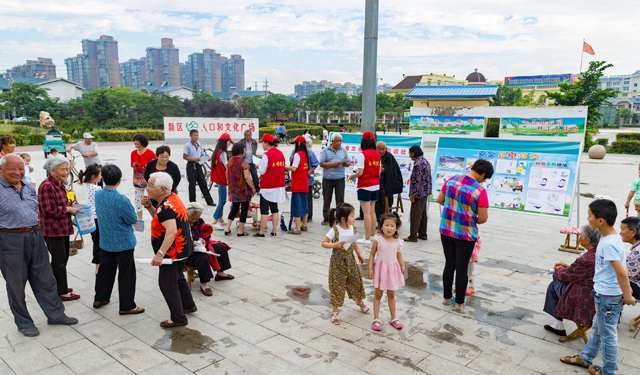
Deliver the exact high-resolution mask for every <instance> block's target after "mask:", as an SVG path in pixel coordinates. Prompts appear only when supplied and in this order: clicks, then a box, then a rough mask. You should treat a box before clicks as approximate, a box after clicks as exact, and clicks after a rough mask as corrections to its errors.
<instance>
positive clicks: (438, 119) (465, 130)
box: [409, 116, 484, 136]
mask: <svg viewBox="0 0 640 375" xmlns="http://www.w3.org/2000/svg"><path fill="white" fill-rule="evenodd" d="M409 129H410V130H419V131H422V133H423V134H445V135H476V136H477V135H482V134H483V133H484V117H459V116H450V117H447V116H411V121H410V123H409Z"/></svg>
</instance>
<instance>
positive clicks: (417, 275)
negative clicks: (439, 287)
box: [404, 265, 431, 289]
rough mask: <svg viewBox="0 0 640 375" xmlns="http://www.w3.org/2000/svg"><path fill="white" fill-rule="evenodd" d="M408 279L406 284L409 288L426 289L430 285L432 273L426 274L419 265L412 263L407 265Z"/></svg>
mask: <svg viewBox="0 0 640 375" xmlns="http://www.w3.org/2000/svg"><path fill="white" fill-rule="evenodd" d="M407 275H408V276H407V279H406V280H405V281H404V284H405V285H406V286H407V287H409V288H416V289H424V288H426V287H427V286H428V281H429V277H430V276H431V275H430V274H428V273H427V274H426V275H425V273H424V272H423V271H422V270H421V269H420V268H418V267H416V266H414V265H410V266H409V267H407Z"/></svg>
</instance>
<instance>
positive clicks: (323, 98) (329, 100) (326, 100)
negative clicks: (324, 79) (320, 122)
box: [306, 89, 337, 111]
mask: <svg viewBox="0 0 640 375" xmlns="http://www.w3.org/2000/svg"><path fill="white" fill-rule="evenodd" d="M336 100H337V98H336V89H325V90H322V91H318V92H315V93H313V94H311V95H309V97H308V98H307V100H306V103H307V105H309V106H311V104H313V103H317V104H318V106H319V109H324V110H327V111H328V110H330V109H331V107H333V106H334V105H336V104H337V103H336Z"/></svg>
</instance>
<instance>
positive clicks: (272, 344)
mask: <svg viewBox="0 0 640 375" xmlns="http://www.w3.org/2000/svg"><path fill="white" fill-rule="evenodd" d="M256 346H257V347H259V348H261V349H263V350H265V351H267V352H269V353H271V354H273V355H275V356H276V357H278V358H280V359H284V360H285V361H287V362H289V363H291V364H293V365H295V366H297V367H299V368H302V369H304V368H307V367H309V366H311V365H312V364H314V363H316V362H317V361H319V360H321V359H322V358H324V357H325V355H324V354H322V353H320V352H318V351H316V350H314V349H311V348H309V347H308V346H305V345H303V344H301V343H299V342H296V341H293V340H291V339H289V338H287V337H284V336H282V335H277V336H274V337H271V338H269V339H267V340H264V341H262V342H261V343H259V344H258V345H256ZM272 363H273V362H272ZM272 363H270V364H269V365H268V366H267V367H271V364H272Z"/></svg>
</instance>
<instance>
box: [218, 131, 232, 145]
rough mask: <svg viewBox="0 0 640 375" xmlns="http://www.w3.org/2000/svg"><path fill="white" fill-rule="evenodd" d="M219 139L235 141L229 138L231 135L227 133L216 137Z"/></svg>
mask: <svg viewBox="0 0 640 375" xmlns="http://www.w3.org/2000/svg"><path fill="white" fill-rule="evenodd" d="M221 139H228V140H229V142H231V143H235V142H233V141H232V140H231V136H230V135H229V133H222V135H221V136H220V138H218V140H221Z"/></svg>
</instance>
